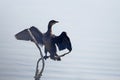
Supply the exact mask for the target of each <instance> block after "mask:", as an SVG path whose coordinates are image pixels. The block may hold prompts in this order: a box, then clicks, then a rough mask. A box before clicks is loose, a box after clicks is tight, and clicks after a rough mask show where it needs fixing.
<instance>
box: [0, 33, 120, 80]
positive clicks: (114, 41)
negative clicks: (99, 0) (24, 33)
mask: <svg viewBox="0 0 120 80" xmlns="http://www.w3.org/2000/svg"><path fill="white" fill-rule="evenodd" d="M81 34H82V33H81ZM93 35H94V34H93ZM115 35H117V33H112V35H111V34H106V33H104V34H99V35H97V36H98V37H97V36H95V35H94V36H95V37H94V36H89V35H84V36H81V35H80V37H81V39H79V41H78V40H76V39H75V38H73V37H71V40H72V43H73V51H72V52H71V53H70V54H69V55H66V56H65V57H63V58H62V61H52V60H50V59H48V60H47V61H46V64H45V70H44V72H43V76H42V78H41V80H120V38H118V36H115ZM6 38H9V39H4V40H1V42H2V43H1V45H0V47H1V49H0V50H1V56H0V80H9V79H11V80H34V74H35V67H36V61H37V59H38V58H39V51H38V49H37V48H36V46H35V45H34V44H33V43H31V42H27V41H17V40H16V39H15V38H14V35H10V36H9V37H6ZM75 40H76V41H75Z"/></svg>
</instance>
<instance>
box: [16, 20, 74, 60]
mask: <svg viewBox="0 0 120 80" xmlns="http://www.w3.org/2000/svg"><path fill="white" fill-rule="evenodd" d="M56 23H58V21H56V20H50V21H49V23H48V30H47V31H46V32H45V33H42V32H41V31H40V30H39V29H37V28H36V27H35V26H32V27H30V28H29V30H30V31H31V33H32V34H33V36H34V37H35V39H36V41H37V43H38V44H40V45H41V46H44V53H45V56H44V59H45V60H46V59H47V58H49V57H50V58H51V59H52V60H57V61H61V58H60V57H58V54H57V47H58V49H59V51H61V50H64V49H67V50H69V52H71V51H72V45H71V41H70V38H69V37H68V35H67V33H66V32H65V31H63V32H62V33H61V34H60V35H59V36H56V35H54V34H53V33H52V27H53V25H54V24H56ZM15 37H16V39H18V40H26V41H32V42H34V40H33V39H32V38H31V36H30V34H29V32H28V29H25V30H23V31H21V32H19V33H17V34H16V35H15ZM48 52H49V56H48V55H47V53H48Z"/></svg>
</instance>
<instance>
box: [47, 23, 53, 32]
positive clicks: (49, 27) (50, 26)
mask: <svg viewBox="0 0 120 80" xmlns="http://www.w3.org/2000/svg"><path fill="white" fill-rule="evenodd" d="M47 33H48V34H52V25H51V24H48V31H47Z"/></svg>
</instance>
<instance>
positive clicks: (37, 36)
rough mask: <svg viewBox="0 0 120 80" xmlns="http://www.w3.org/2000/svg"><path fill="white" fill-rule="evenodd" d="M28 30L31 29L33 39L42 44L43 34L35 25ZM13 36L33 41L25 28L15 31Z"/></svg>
mask: <svg viewBox="0 0 120 80" xmlns="http://www.w3.org/2000/svg"><path fill="white" fill-rule="evenodd" d="M29 30H30V31H31V33H32V34H33V36H34V37H35V39H36V40H37V42H38V43H39V44H40V45H43V40H42V37H43V34H42V33H41V32H40V31H39V30H38V29H37V28H36V27H33V26H32V27H31V28H30V29H29ZM15 37H16V38H17V39H18V40H26V41H29V40H30V41H33V39H32V37H31V36H30V34H29V32H28V29H25V30H23V31H21V32H19V33H17V34H16V35H15Z"/></svg>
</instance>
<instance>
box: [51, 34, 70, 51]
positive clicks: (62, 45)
mask: <svg viewBox="0 0 120 80" xmlns="http://www.w3.org/2000/svg"><path fill="white" fill-rule="evenodd" d="M53 42H54V43H55V44H57V46H58V49H59V50H64V49H68V50H69V51H71V50H72V46H71V42H70V39H69V37H68V36H67V34H66V32H62V33H61V34H60V36H56V37H54V38H53Z"/></svg>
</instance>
